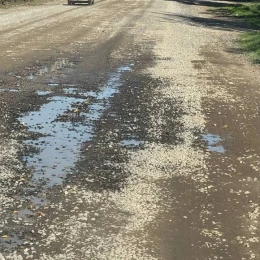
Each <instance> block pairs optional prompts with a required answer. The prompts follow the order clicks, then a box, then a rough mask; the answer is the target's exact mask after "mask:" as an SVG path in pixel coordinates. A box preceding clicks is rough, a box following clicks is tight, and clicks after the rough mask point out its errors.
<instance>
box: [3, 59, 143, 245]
mask: <svg viewBox="0 0 260 260" xmlns="http://www.w3.org/2000/svg"><path fill="white" fill-rule="evenodd" d="M132 66H133V65H132V64H131V65H129V66H123V67H120V68H118V69H116V70H115V71H114V72H113V73H111V74H110V77H109V78H108V80H107V82H106V84H105V85H104V86H101V87H100V88H99V89H98V90H97V91H84V90H82V89H80V88H77V86H75V85H64V86H63V88H62V89H60V88H59V89H55V88H54V89H53V90H51V91H50V90H47V91H46V90H37V91H36V92H35V93H36V94H38V95H39V96H46V103H45V104H43V105H42V106H41V108H40V109H39V110H37V111H32V112H30V113H27V114H24V115H21V116H20V117H19V118H18V120H19V121H20V122H21V123H22V124H23V125H24V126H26V127H27V129H28V131H30V132H33V133H37V136H41V137H39V138H37V139H32V140H24V141H23V142H24V145H25V146H26V147H31V148H32V149H31V151H33V152H31V153H28V154H26V155H25V156H24V157H23V158H22V159H23V160H24V162H25V163H26V166H27V167H28V168H30V169H31V171H32V177H31V179H30V180H28V183H30V185H28V186H27V187H26V188H25V189H24V192H25V195H24V196H23V197H22V198H21V206H20V207H19V209H17V212H16V214H15V215H14V216H13V218H14V220H15V221H16V220H17V221H20V223H24V224H23V225H33V223H34V221H35V216H37V212H38V211H40V208H41V207H44V206H45V205H48V204H49V201H48V200H47V195H46V194H47V193H48V189H49V188H50V187H53V186H55V185H62V184H63V180H64V178H65V177H66V176H67V175H68V174H72V173H73V172H74V171H75V164H76V162H77V161H78V160H79V159H80V152H81V149H82V144H84V143H85V142H87V141H90V140H91V139H92V138H93V136H94V135H95V133H94V131H95V122H96V121H97V120H100V118H101V116H102V114H103V113H104V112H105V111H106V109H107V108H109V106H110V104H111V98H113V96H114V95H115V94H116V93H118V92H119V91H120V86H121V85H122V75H123V73H125V72H129V71H131V70H132ZM55 93H59V94H55ZM142 144H143V142H141V141H139V140H137V139H134V138H132V139H130V138H129V140H124V141H122V142H121V145H122V146H126V147H133V146H140V145H142ZM29 150H30V149H29ZM35 151H37V152H35ZM16 232H17V231H16ZM16 232H14V233H13V234H8V239H5V238H0V246H1V245H4V247H5V248H8V249H9V248H13V247H16V246H19V245H21V244H23V243H24V239H23V237H21V236H19V235H18V234H17V233H16Z"/></svg>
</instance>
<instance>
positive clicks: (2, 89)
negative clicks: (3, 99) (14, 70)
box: [0, 88, 20, 92]
mask: <svg viewBox="0 0 260 260" xmlns="http://www.w3.org/2000/svg"><path fill="white" fill-rule="evenodd" d="M19 91H20V90H19V89H8V88H1V89H0V92H19Z"/></svg>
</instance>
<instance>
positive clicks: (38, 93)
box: [36, 90, 52, 96]
mask: <svg viewBox="0 0 260 260" xmlns="http://www.w3.org/2000/svg"><path fill="white" fill-rule="evenodd" d="M51 93H52V92H51V91H44V90H37V91H36V94H37V95H38V96H47V95H49V94H51Z"/></svg>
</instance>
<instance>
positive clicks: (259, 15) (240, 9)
mask: <svg viewBox="0 0 260 260" xmlns="http://www.w3.org/2000/svg"><path fill="white" fill-rule="evenodd" d="M224 10H226V11H227V12H228V14H229V15H232V16H236V17H238V18H241V19H243V20H244V21H245V23H246V24H247V25H249V26H252V28H253V29H255V30H254V31H252V32H249V33H244V34H242V36H241V37H240V43H241V46H242V48H243V49H244V50H245V51H246V52H248V53H249V54H250V55H251V56H252V57H253V59H254V61H255V62H257V63H260V32H259V29H260V3H254V4H239V5H233V6H229V7H225V8H224Z"/></svg>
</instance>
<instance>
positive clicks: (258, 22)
mask: <svg viewBox="0 0 260 260" xmlns="http://www.w3.org/2000/svg"><path fill="white" fill-rule="evenodd" d="M224 9H225V10H227V11H228V13H229V14H230V15H232V16H236V17H239V18H243V19H244V20H245V21H246V22H247V23H248V24H250V25H253V26H257V27H259V28H260V4H244V5H242V4H240V5H233V6H230V7H225V8H224Z"/></svg>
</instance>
